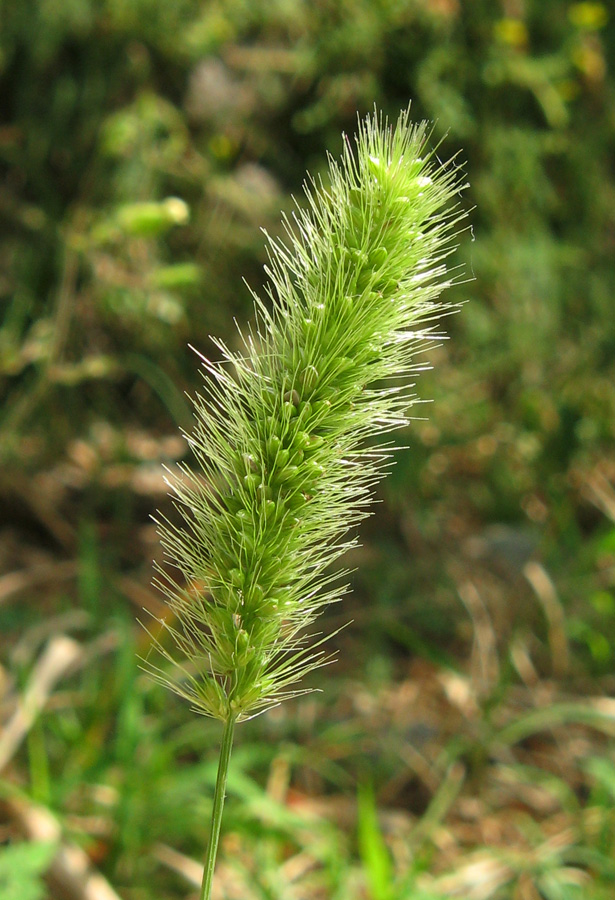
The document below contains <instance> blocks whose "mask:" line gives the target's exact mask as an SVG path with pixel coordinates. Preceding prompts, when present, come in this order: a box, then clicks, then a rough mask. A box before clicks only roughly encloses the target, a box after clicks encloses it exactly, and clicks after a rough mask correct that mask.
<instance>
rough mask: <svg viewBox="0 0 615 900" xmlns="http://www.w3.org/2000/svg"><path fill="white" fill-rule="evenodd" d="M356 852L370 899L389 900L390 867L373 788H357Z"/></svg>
mask: <svg viewBox="0 0 615 900" xmlns="http://www.w3.org/2000/svg"><path fill="white" fill-rule="evenodd" d="M359 852H360V854H361V859H362V861H363V865H364V867H365V871H366V874H367V879H368V882H369V887H370V893H371V897H372V900H392V898H393V866H392V863H391V857H390V854H389V851H388V849H387V846H386V844H385V841H384V838H383V836H382V831H381V830H380V825H379V823H378V810H377V807H376V799H375V797H374V791H373V788H372V787H371V786H370V785H363V786H362V787H361V788H360V789H359Z"/></svg>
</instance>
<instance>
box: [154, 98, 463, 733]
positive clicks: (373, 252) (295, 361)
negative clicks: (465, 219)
mask: <svg viewBox="0 0 615 900" xmlns="http://www.w3.org/2000/svg"><path fill="white" fill-rule="evenodd" d="M426 137H427V133H426V128H425V126H424V125H419V126H412V125H410V123H409V121H408V115H407V113H403V114H402V115H401V116H400V118H399V120H398V122H397V125H396V127H394V128H390V127H389V126H388V125H387V123H385V122H383V121H382V119H380V118H378V117H377V116H376V117H374V118H368V119H367V120H365V122H363V123H362V124H361V127H360V132H359V135H358V137H357V146H356V151H355V152H353V150H352V148H351V146H350V143H349V142H347V144H346V147H345V151H344V155H343V157H342V160H341V162H340V163H339V164H337V163H334V162H333V161H331V163H330V173H331V182H330V186H329V187H328V188H326V189H325V188H324V187H323V186H322V185H316V184H314V183H311V184H310V185H309V186H308V188H306V195H307V200H308V203H307V206H306V208H304V209H297V211H296V212H295V214H294V216H293V219H292V221H289V220H286V222H285V226H286V231H287V240H285V241H283V242H282V241H277V240H273V239H269V238H268V242H269V243H268V246H269V257H270V261H269V265H268V267H267V274H268V276H269V289H268V293H269V301H270V302H269V303H268V304H267V303H265V302H263V301H262V300H261V299H260V298H258V297H256V296H255V298H254V299H255V307H256V325H255V326H254V328H253V329H252V330H250V331H249V332H248V334H247V335H246V336H245V337H244V340H243V347H242V351H241V353H236V352H232V351H231V350H229V349H228V348H227V347H226V346H224V345H223V344H222V343H219V344H218V346H219V348H220V350H221V352H222V356H223V360H222V362H220V363H210V362H209V361H207V360H204V364H205V368H206V370H207V372H208V374H209V376H210V378H209V379H208V391H207V395H206V397H205V398H199V399H197V401H196V426H195V430H194V432H193V434H191V435H190V436H189V441H190V444H191V446H192V449H193V452H194V455H195V457H196V460H197V462H198V464H199V466H198V469H196V470H190V469H188V468H187V467H182V468H181V470H180V472H179V473H177V474H175V475H173V476H172V478H171V479H170V485H171V487H172V490H173V492H174V494H175V496H176V498H177V501H178V505H179V507H180V509H181V511H182V514H183V521H182V523H181V524H180V525H179V526H178V525H174V524H171V523H170V522H167V521H163V522H162V523H160V531H161V539H162V542H163V545H164V547H165V549H166V551H167V554H168V556H169V558H170V559H171V561H173V562H174V564H175V565H176V566H177V567H178V568H179V569H180V571H181V572H182V574H183V576H184V579H185V581H186V585H187V586H186V587H182V586H178V585H176V584H174V583H173V584H172V583H170V582H169V580H168V578H167V577H166V576H164V574H163V573H162V572H161V577H160V579H159V585H160V586H161V587H162V589H163V590H164V592H165V594H166V595H167V598H168V603H169V606H170V609H171V611H172V613H173V614H174V619H172V620H169V621H168V622H166V623H164V624H165V627H166V629H167V631H168V632H169V634H170V636H171V638H172V642H174V644H175V645H176V647H177V648H178V649H179V650H180V653H181V655H182V656H183V657H184V659H183V660H181V661H177V660H176V656H175V653H174V652H171V650H170V649H169V648H168V646H167V644H166V643H165V641H162V642H161V643H160V644H158V648H159V649H160V650H161V652H162V654H163V655H164V656H165V657H166V658H167V659H168V660H169V661H172V662H174V663H175V667H176V668H175V670H174V673H175V674H172V675H171V676H169V674H168V672H166V671H162V670H161V669H155V668H154V667H153V666H150V668H152V669H154V673H155V674H156V676H157V677H159V678H161V679H162V680H164V681H166V682H168V683H170V685H171V687H173V689H174V690H176V691H177V692H178V693H180V694H181V695H183V696H185V697H187V698H188V699H189V700H191V701H192V703H193V705H194V706H195V708H196V709H197V710H198V711H200V712H203V713H205V714H207V715H211V716H215V717H217V718H220V719H222V720H224V721H226V720H228V719H229V717H232V718H237V719H241V718H248V717H249V716H251V715H254V714H256V713H258V712H260V711H262V710H263V709H266V708H268V707H270V706H272V705H274V704H276V703H278V702H280V700H282V699H284V698H285V697H287V696H290V695H293V694H296V693H297V691H296V690H293V689H292V686H293V685H294V684H295V683H296V681H297V680H298V679H300V678H301V677H302V676H303V675H305V674H306V672H308V671H310V670H311V669H313V668H314V667H315V666H317V665H321V664H322V663H323V662H324V661H325V660H326V656H325V653H324V651H323V650H322V648H321V647H320V643H322V642H318V641H317V642H316V645H315V646H314V642H312V643H311V644H310V642H309V640H306V638H305V636H304V632H305V628H306V626H308V625H309V624H310V623H311V622H313V620H314V619H315V617H316V616H317V615H318V614H319V612H320V611H321V610H322V608H323V607H324V606H325V605H326V604H328V603H330V602H334V601H335V600H337V599H339V597H340V594H341V593H343V590H344V589H343V588H342V589H340V587H339V586H336V583H337V579H335V578H334V576H333V575H332V573H331V568H330V564H331V563H332V562H333V561H334V560H335V559H337V558H338V557H339V556H341V555H342V554H343V553H344V552H345V550H346V549H347V548H348V547H349V546H351V545H353V544H354V540H355V539H354V538H351V537H348V532H349V529H350V528H351V527H352V526H353V525H355V524H356V523H357V522H358V521H359V520H360V519H361V518H363V517H364V516H365V515H366V514H367V513H366V506H367V505H368V503H369V500H370V496H371V490H372V487H373V484H374V482H375V481H376V480H378V478H379V477H381V475H382V472H383V467H384V466H386V461H387V459H388V455H389V451H388V449H387V447H386V446H385V445H382V444H380V445H379V446H374V445H373V444H371V445H366V443H365V439H366V438H372V437H373V436H374V435H377V434H382V433H386V432H389V431H391V430H393V429H395V428H398V427H400V426H401V425H404V424H405V423H406V421H407V420H406V411H407V409H408V406H409V405H410V404H411V402H412V399H413V395H412V393H411V391H412V384H411V378H412V377H413V376H414V375H415V374H416V372H417V371H419V367H418V366H417V365H416V364H415V362H414V359H415V356H416V353H417V352H418V351H420V350H422V349H424V347H425V345H426V343H427V342H428V341H429V340H430V339H432V338H433V337H434V335H435V332H434V330H433V329H434V324H433V323H434V322H435V320H436V319H437V317H438V316H439V315H440V314H441V313H442V310H443V307H442V305H441V304H440V303H439V302H438V299H437V298H438V296H439V294H440V292H441V291H442V289H443V288H444V287H446V286H447V285H448V284H449V283H450V281H449V280H448V279H447V275H446V268H445V265H444V259H445V257H446V256H447V255H448V253H449V252H450V249H449V248H450V237H451V234H452V233H454V226H455V224H456V223H457V222H458V221H459V219H460V218H461V216H460V215H459V214H458V213H457V212H456V211H455V209H454V207H453V208H452V209H451V203H450V201H451V200H452V199H453V198H454V195H455V194H456V193H457V192H458V191H459V190H460V185H459V183H458V174H457V169H456V168H455V167H454V166H448V167H445V166H442V165H441V164H439V163H437V162H435V161H434V157H433V155H429V154H428V153H426V147H425V144H426Z"/></svg>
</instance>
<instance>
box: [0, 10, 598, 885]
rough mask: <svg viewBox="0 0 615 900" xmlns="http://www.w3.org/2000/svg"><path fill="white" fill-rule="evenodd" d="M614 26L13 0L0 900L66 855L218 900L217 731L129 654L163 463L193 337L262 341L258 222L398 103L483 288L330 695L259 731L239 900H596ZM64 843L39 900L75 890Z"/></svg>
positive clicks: (331, 617) (378, 537) (242, 754)
mask: <svg viewBox="0 0 615 900" xmlns="http://www.w3.org/2000/svg"><path fill="white" fill-rule="evenodd" d="M614 18H615V17H613V16H612V15H611V16H610V18H609V10H608V7H607V5H606V4H601V3H589V2H581V3H568V2H564V0H541V2H538V0H528V2H526V3H525V4H524V5H518V4H504V3H502V4H501V5H500V4H497V3H496V4H493V3H486V2H475V3H464V2H461V0H437V2H427V0H395V2H393V0H348V2H345V3H339V2H333V0H330V2H329V0H324V2H321V3H311V2H310V3H308V2H302V0H276V2H271V0H270V2H268V3H263V2H260V0H256V2H254V0H252V2H249V3H248V2H245V0H243V2H242V0H220V2H218V3H216V2H211V3H207V4H205V3H202V2H197V0H179V2H176V3H174V4H163V3H160V2H158V0H123V2H121V3H120V2H117V0H99V2H94V0H71V2H70V3H62V4H53V3H49V2H44V0H29V2H25V3H10V2H5V3H3V4H2V6H1V7H0V21H1V26H2V27H1V28H0V80H1V86H2V90H1V93H0V97H1V101H0V103H1V110H2V112H1V114H0V115H1V116H2V122H1V124H0V166H1V168H2V182H1V183H2V185H3V187H2V189H1V190H0V222H1V223H2V230H3V242H2V247H1V248H0V272H1V277H0V298H1V303H2V324H1V327H0V382H1V385H2V391H3V403H2V406H1V409H0V441H1V446H0V454H1V456H2V463H1V470H0V498H1V499H0V535H1V540H0V560H1V563H2V568H3V571H4V573H5V574H4V575H3V576H1V577H0V621H1V629H0V633H1V635H2V636H1V638H0V641H1V646H0V650H1V660H2V666H3V668H2V670H1V674H2V678H1V679H0V684H1V688H0V689H1V690H2V691H3V703H2V712H1V715H2V721H3V723H4V728H3V730H2V732H1V734H0V765H1V766H2V773H1V774H2V776H3V778H4V780H3V781H2V797H3V804H2V808H1V816H0V829H1V831H2V838H3V840H4V841H5V842H10V843H11V844H13V845H14V846H11V847H10V849H7V850H0V894H1V893H2V891H4V892H5V893H6V892H7V891H9V892H10V891H13V892H14V890H15V889H16V888H14V885H16V884H18V885H23V887H20V888H19V889H20V890H23V892H24V895H25V893H26V892H29V894H31V895H32V896H38V895H40V893H41V890H42V888H41V881H40V878H41V873H42V872H43V870H44V869H45V867H46V866H47V865H48V861H49V858H50V855H51V853H52V852H53V851H52V849H49V848H50V847H52V848H53V847H55V846H57V845H58V844H59V843H60V842H62V843H65V844H66V845H69V846H70V849H71V851H72V852H73V853H74V854H77V856H78V858H79V859H80V860H81V861H82V862H83V864H84V865H85V863H86V862H87V863H88V864H89V865H90V866H91V867H92V869H95V870H98V873H99V875H100V876H102V877H104V878H105V879H106V880H107V882H108V884H110V885H112V886H113V889H114V890H115V891H116V892H117V894H118V895H119V896H120V897H122V898H124V900H147V898H150V897H151V898H152V900H153V898H156V900H158V898H169V900H171V898H176V897H184V896H187V895H188V894H189V893H190V891H192V892H193V894H196V892H197V891H198V887H196V885H197V882H198V881H199V879H200V871H199V865H198V864H196V863H195V862H194V860H198V859H200V855H201V848H202V846H203V844H204V843H205V840H206V836H207V828H208V819H209V815H210V812H211V797H212V794H213V784H214V781H215V771H216V755H217V746H218V740H219V730H218V727H217V724H216V723H215V722H209V721H208V720H206V719H201V718H197V719H196V720H195V719H194V717H192V716H191V714H190V712H189V710H188V709H187V708H186V705H185V704H183V703H182V702H181V701H180V700H179V699H177V698H175V697H174V696H173V695H170V694H167V693H165V692H164V691H163V690H162V689H161V688H160V687H159V686H156V685H153V684H151V683H150V682H149V681H148V680H147V678H146V677H145V676H144V675H143V674H142V673H141V672H140V670H139V668H138V660H137V657H139V656H141V657H142V656H144V655H145V654H146V653H147V650H148V644H149V638H148V637H147V636H146V635H143V634H141V633H140V631H139V629H138V626H136V625H135V619H136V618H143V613H142V610H143V608H144V607H145V608H146V609H147V610H148V611H149V612H151V613H153V615H154V617H160V615H161V614H162V609H163V607H162V602H161V598H160V596H159V595H158V594H157V593H156V592H155V591H153V590H152V589H151V588H150V587H149V584H150V581H151V558H152V556H155V557H156V558H157V559H158V560H159V561H161V560H160V555H159V551H158V545H157V540H156V536H155V529H154V527H153V526H152V524H151V522H150V518H149V517H150V515H151V514H152V513H153V512H154V510H155V509H156V508H161V510H162V513H163V514H166V515H169V516H173V512H172V507H171V504H170V501H169V500H168V499H167V498H166V493H165V492H166V487H165V485H164V483H163V481H162V472H161V464H162V463H166V464H171V465H172V464H173V463H174V462H175V461H176V460H180V461H185V462H186V463H188V464H190V463H191V462H192V460H191V456H190V454H189V451H188V449H187V447H186V446H185V444H184V442H183V441H182V440H181V439H179V438H178V437H177V425H181V426H183V427H186V428H188V429H190V428H191V421H192V418H191V413H190V410H189V404H188V403H187V402H186V400H185V399H184V392H185V391H186V392H188V394H189V395H191V396H192V395H194V394H195V392H196V391H198V389H199V386H198V384H197V383H196V380H195V376H194V371H195V357H194V354H193V353H192V352H191V351H190V350H189V349H188V346H187V345H188V343H190V344H192V345H193V346H195V347H196V348H197V349H198V350H199V351H200V352H202V353H203V354H204V355H205V356H207V357H210V358H213V357H215V355H216V352H217V351H216V350H215V347H214V345H213V344H212V342H211V341H210V339H209V337H208V335H209V334H210V333H216V334H219V335H221V336H222V338H223V339H224V340H225V343H226V344H227V345H228V346H229V347H230V348H231V350H236V349H238V348H239V345H240V342H239V338H238V336H237V333H236V331H235V330H234V329H233V328H232V327H231V325H230V323H232V320H233V317H236V318H237V319H238V320H239V321H242V322H246V321H248V320H249V318H250V308H251V302H252V301H251V297H250V292H249V291H248V290H247V289H240V288H239V287H238V276H239V275H240V274H243V275H245V277H246V279H247V281H248V283H249V284H250V286H251V287H252V288H254V290H256V291H257V292H260V290H261V288H262V283H263V281H264V280H265V276H264V274H263V270H262V265H263V263H264V262H265V256H264V251H263V247H262V240H261V237H260V235H259V232H258V229H259V227H261V226H262V227H264V228H266V230H267V231H268V232H269V233H270V234H272V235H273V236H276V235H279V234H280V225H279V222H278V218H279V209H280V208H281V207H283V208H286V209H287V210H288V211H290V210H291V209H292V201H291V199H290V195H291V193H293V194H295V195H296V196H299V195H300V189H301V183H302V180H303V178H304V175H305V171H306V169H309V170H310V171H311V172H312V173H313V174H315V175H318V173H319V172H320V171H323V172H324V166H323V163H324V160H325V158H326V150H327V149H329V150H331V152H332V154H333V156H334V157H339V155H340V152H341V149H342V143H341V138H340V133H341V132H342V131H346V132H349V133H352V132H353V131H354V129H355V125H356V114H357V111H358V112H359V113H360V114H363V113H365V112H368V111H369V110H371V109H372V108H373V106H374V104H376V105H377V106H378V107H379V108H382V109H383V110H384V112H385V114H388V115H389V116H390V117H391V118H395V117H396V115H397V112H398V110H399V109H400V108H405V107H406V105H407V103H408V100H409V98H412V117H413V118H414V119H415V120H419V119H422V118H428V119H430V120H433V121H434V122H435V126H434V128H435V131H434V139H435V141H441V149H440V151H439V153H440V154H441V156H442V158H450V157H452V156H454V155H455V153H457V152H458V151H459V149H460V148H461V147H463V158H464V160H465V168H466V169H467V171H468V173H469V175H470V181H471V187H470V190H469V191H468V192H467V193H466V194H464V199H463V203H464V204H465V205H467V208H468V209H470V208H471V207H473V206H475V207H476V209H475V210H474V211H473V212H472V213H471V216H470V220H469V221H470V222H471V225H472V230H471V232H468V234H467V238H466V239H462V240H461V246H460V248H459V250H458V252H457V257H456V260H455V261H457V262H458V263H459V264H460V265H462V264H463V265H465V267H466V270H467V272H468V273H469V274H471V275H473V276H474V281H472V282H471V283H469V284H465V285H458V286H456V287H454V288H453V289H452V290H451V292H450V293H449V298H450V299H451V300H452V301H458V302H462V301H464V300H466V299H468V300H469V302H468V303H467V304H466V305H465V306H464V308H463V312H462V314H461V315H459V316H452V317H450V318H449V319H448V321H447V330H448V331H449V334H450V335H451V337H452V338H453V340H451V341H449V342H442V345H441V346H440V347H438V348H435V347H434V348H433V349H431V350H430V352H429V354H428V356H427V357H426V359H428V361H429V362H430V363H432V364H433V365H434V373H433V375H432V374H431V373H429V372H426V373H424V374H423V375H422V376H421V379H422V381H421V396H422V397H423V398H427V397H430V398H433V399H434V401H435V402H434V403H433V405H430V406H425V407H424V408H423V409H422V410H421V415H424V419H421V420H417V421H415V422H413V423H412V424H411V425H410V427H408V429H407V430H406V432H405V433H404V434H403V436H402V438H401V442H402V443H403V444H404V445H406V447H407V449H405V450H402V451H399V452H398V453H397V454H396V460H397V464H396V466H395V467H394V469H393V471H392V474H391V477H390V478H389V479H388V480H387V481H386V482H384V483H383V486H382V487H381V488H379V497H380V499H381V500H382V501H383V502H382V503H381V504H379V506H378V507H377V508H376V512H375V514H374V516H372V517H371V518H370V519H369V520H367V521H366V522H365V523H364V524H363V526H362V533H361V541H362V545H363V546H362V547H361V548H360V549H356V550H352V551H351V554H350V556H349V560H350V565H351V566H352V567H354V566H355V565H357V572H356V574H355V575H353V579H352V580H353V585H352V586H353V594H352V597H351V598H348V599H345V600H344V603H343V604H340V605H338V606H334V607H333V608H332V609H331V610H330V611H328V612H327V614H326V616H325V618H324V620H323V625H322V627H323V630H325V631H327V632H331V631H334V630H335V629H336V627H338V625H340V624H342V623H343V622H345V621H346V620H347V619H349V618H351V619H353V624H352V625H351V626H350V627H349V628H347V629H345V630H344V631H343V632H342V633H341V634H339V635H338V636H337V637H336V638H335V644H336V646H337V647H338V648H339V653H338V656H339V661H338V662H337V663H336V664H335V666H333V667H328V668H327V669H325V670H323V671H322V672H321V673H320V674H316V673H314V674H313V675H311V676H310V678H309V679H308V680H309V685H310V686H314V687H318V686H319V685H320V686H324V685H325V683H326V691H324V692H323V693H322V694H315V695H311V696H309V697H304V698H299V699H296V700H294V701H292V702H291V703H288V704H284V705H283V706H282V707H281V708H280V709H278V710H274V711H271V712H270V713H268V714H267V716H263V717H259V718H257V719H255V720H254V721H252V722H249V723H246V724H245V725H244V726H242V730H241V732H240V734H239V736H238V740H237V744H236V748H235V751H234V757H233V761H232V763H231V770H230V774H229V784H228V791H229V797H228V817H227V820H226V822H227V826H226V835H225V837H224V838H223V840H222V844H221V856H220V862H221V865H220V869H219V876H220V886H219V891H220V893H219V897H220V900H221V898H223V897H226V898H229V900H230V898H234V897H237V898H242V900H264V898H280V900H282V898H283V900H292V898H296V900H299V898H304V900H317V898H318V900H346V898H347V900H355V898H369V900H405V898H406V900H428V898H430V900H437V898H447V897H460V898H466V897H467V898H475V900H481V898H485V900H487V898H495V900H499V898H502V900H508V898H510V900H526V898H532V900H535V898H544V900H568V898H575V897H583V898H589V900H602V898H608V897H610V896H611V895H612V893H613V886H614V883H615V867H614V865H613V858H614V857H615V853H614V851H615V819H614V817H613V800H614V799H615V750H614V744H613V737H614V732H615V709H614V706H613V700H612V699H611V697H610V696H609V695H612V693H613V689H614V687H615V684H614V682H613V674H612V673H613V652H614V651H613V646H612V643H613V642H612V635H613V633H614V631H615V593H614V584H615V487H614V483H615V454H614V451H613V438H614V429H615V425H614V423H615V415H614V413H615V388H614V387H613V385H614V375H615V372H614V368H615V364H614V359H615V356H614V353H613V350H614V348H615V325H613V316H612V312H611V307H612V297H613V295H614V293H615V267H613V263H612V258H613V234H614V233H615V216H614V213H613V210H614V209H615V187H614V179H613V172H612V163H611V160H612V157H613V150H614V144H615V140H614V135H615V112H614V109H615V84H614V78H613V72H612V71H610V70H609V60H610V59H612V58H613V50H614V48H615V21H614ZM415 409H418V407H415ZM342 607H343V608H342ZM156 637H158V638H159V639H163V636H162V635H161V634H157V635H156ZM20 698H21V699H20ZM42 822H43V823H45V829H46V830H44V829H43V831H44V833H43V832H42V831H41V828H42V826H41V823H42ZM24 839H27V840H28V842H29V843H28V846H22V845H21V843H20V841H23V840H24ZM66 858H67V857H66V855H65V856H61V855H56V857H55V858H54V862H53V863H52V865H51V868H50V869H49V873H50V874H49V884H50V887H49V891H50V895H51V896H52V897H54V900H55V897H62V896H64V895H65V894H66V892H67V891H68V888H67V887H66V886H64V887H61V885H62V884H64V885H66V883H67V881H66V880H67V879H68V881H69V882H70V884H71V885H72V888H74V889H75V890H77V889H78V888H79V886H80V885H81V888H80V889H82V896H87V895H86V894H85V893H83V890H84V889H83V885H82V883H81V882H79V876H78V873H77V871H76V870H70V867H69V871H65V870H63V869H62V865H63V864H64V863H65V862H66ZM73 858H76V857H73ZM19 860H21V862H20V861H19ZM63 860H64V863H63ZM195 866H196V869H195ZM71 878H72V879H73V881H72V882H71V881H70V879H71ZM72 888H71V889H72ZM62 891H64V894H63V893H62Z"/></svg>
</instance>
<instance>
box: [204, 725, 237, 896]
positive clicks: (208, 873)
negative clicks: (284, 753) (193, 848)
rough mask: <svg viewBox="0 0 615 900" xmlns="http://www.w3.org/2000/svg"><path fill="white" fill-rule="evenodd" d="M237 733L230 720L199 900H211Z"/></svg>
mask: <svg viewBox="0 0 615 900" xmlns="http://www.w3.org/2000/svg"><path fill="white" fill-rule="evenodd" d="M234 731H235V719H234V718H229V719H228V720H227V722H226V724H225V725H224V734H223V736H222V746H221V747H220V759H219V761H218V777H217V778H216V789H215V791H214V808H213V811H212V814H211V833H210V835H209V844H208V846H207V854H206V856H205V870H204V872H203V884H202V885H201V893H200V895H199V900H211V888H212V885H213V881H214V868H215V865H216V856H217V853H218V841H219V840H220V825H221V824H222V810H223V808H224V796H225V792H226V779H227V776H228V764H229V760H230V758H231V750H232V749H233V733H234Z"/></svg>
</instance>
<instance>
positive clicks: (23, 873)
mask: <svg viewBox="0 0 615 900" xmlns="http://www.w3.org/2000/svg"><path fill="white" fill-rule="evenodd" d="M55 852H56V845H55V844H50V843H42V842H34V843H31V844H30V843H22V844H13V845H10V846H8V847H5V848H3V849H1V850H0V900H42V898H43V897H45V895H46V893H47V890H46V887H45V884H44V882H43V880H42V876H43V875H44V873H45V871H46V870H47V869H48V867H49V864H50V863H51V860H52V859H53V856H54V854H55Z"/></svg>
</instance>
